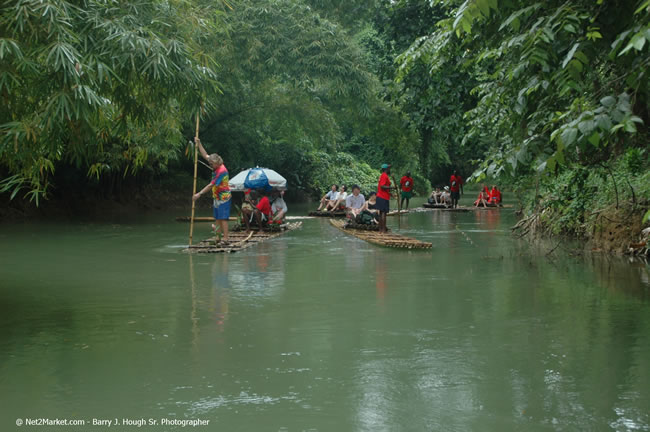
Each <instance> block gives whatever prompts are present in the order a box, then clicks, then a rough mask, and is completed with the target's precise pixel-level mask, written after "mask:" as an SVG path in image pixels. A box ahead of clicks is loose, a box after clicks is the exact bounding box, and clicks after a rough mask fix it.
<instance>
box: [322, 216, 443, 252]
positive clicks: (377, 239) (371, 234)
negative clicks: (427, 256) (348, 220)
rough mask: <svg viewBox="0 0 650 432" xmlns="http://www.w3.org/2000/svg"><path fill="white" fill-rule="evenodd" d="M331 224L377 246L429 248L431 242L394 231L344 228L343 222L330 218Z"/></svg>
mask: <svg viewBox="0 0 650 432" xmlns="http://www.w3.org/2000/svg"><path fill="white" fill-rule="evenodd" d="M330 223H331V224H332V226H334V227H336V228H338V229H339V230H341V231H343V232H344V233H346V234H350V235H352V236H354V237H357V238H359V239H361V240H365V241H367V242H368V243H372V244H376V245H379V246H385V247H392V248H400V249H431V246H432V245H431V243H427V242H423V241H420V240H418V239H414V238H410V237H406V236H403V235H399V234H395V233H391V232H388V233H380V232H378V231H366V230H358V229H354V228H346V227H345V222H344V221H341V220H336V219H330Z"/></svg>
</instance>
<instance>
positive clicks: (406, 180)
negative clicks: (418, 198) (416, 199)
mask: <svg viewBox="0 0 650 432" xmlns="http://www.w3.org/2000/svg"><path fill="white" fill-rule="evenodd" d="M399 185H400V188H401V189H402V208H403V209H406V210H408V208H409V201H411V197H412V196H413V177H411V171H408V172H407V173H406V174H405V175H404V177H402V179H401V180H400V181H399ZM404 200H406V207H404Z"/></svg>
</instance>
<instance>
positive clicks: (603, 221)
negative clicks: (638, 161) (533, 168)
mask: <svg viewBox="0 0 650 432" xmlns="http://www.w3.org/2000/svg"><path fill="white" fill-rule="evenodd" d="M518 190H519V191H520V193H519V199H520V205H521V206H522V211H521V212H522V215H523V217H522V219H521V220H520V221H519V222H518V223H517V225H515V228H514V230H513V231H514V233H515V234H516V235H518V236H520V237H532V238H539V237H555V238H558V239H562V238H569V239H573V240H576V241H578V242H580V243H581V244H582V245H583V246H584V249H585V250H587V251H594V252H608V253H614V254H619V255H620V254H631V255H643V256H646V257H647V256H648V255H649V250H648V241H649V239H648V233H647V231H645V232H644V229H646V228H647V227H648V225H649V223H648V220H646V219H647V218H646V214H647V212H648V209H649V208H650V172H648V171H647V170H646V171H644V170H642V169H636V170H633V169H630V167H629V166H627V165H626V163H625V160H619V161H618V162H617V163H616V164H613V167H612V168H610V167H607V166H602V167H591V168H589V169H588V168H584V167H576V168H573V169H570V170H566V171H564V172H562V173H560V174H559V175H557V176H553V177H552V178H548V177H547V178H541V179H539V180H537V182H536V183H535V184H528V185H524V184H521V185H519V189H518Z"/></svg>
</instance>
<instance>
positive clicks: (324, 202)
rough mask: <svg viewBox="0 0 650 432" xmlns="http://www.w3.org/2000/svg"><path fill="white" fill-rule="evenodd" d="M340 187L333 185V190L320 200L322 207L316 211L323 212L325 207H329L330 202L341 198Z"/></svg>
mask: <svg viewBox="0 0 650 432" xmlns="http://www.w3.org/2000/svg"><path fill="white" fill-rule="evenodd" d="M338 190H339V187H338V186H337V185H335V184H333V185H332V189H330V190H329V192H327V193H326V194H325V195H323V198H321V199H320V206H319V207H318V210H316V211H321V210H322V209H323V207H327V205H328V204H329V203H330V201H332V200H334V201H336V199H337V198H338V196H339V192H338Z"/></svg>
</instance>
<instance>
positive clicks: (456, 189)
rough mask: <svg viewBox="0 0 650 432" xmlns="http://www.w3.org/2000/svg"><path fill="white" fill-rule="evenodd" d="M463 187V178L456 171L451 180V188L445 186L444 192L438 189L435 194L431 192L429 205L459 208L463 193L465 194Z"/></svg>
mask: <svg viewBox="0 0 650 432" xmlns="http://www.w3.org/2000/svg"><path fill="white" fill-rule="evenodd" d="M463 185H464V181H463V178H462V177H461V176H460V175H459V174H458V172H457V171H454V173H453V174H452V175H451V177H450V178H449V186H445V187H444V188H443V190H442V191H441V190H440V188H439V187H437V188H436V189H435V190H434V191H433V192H431V195H429V199H428V202H429V204H433V205H442V206H445V207H451V208H457V207H458V201H459V200H460V195H461V193H464V191H463Z"/></svg>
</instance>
